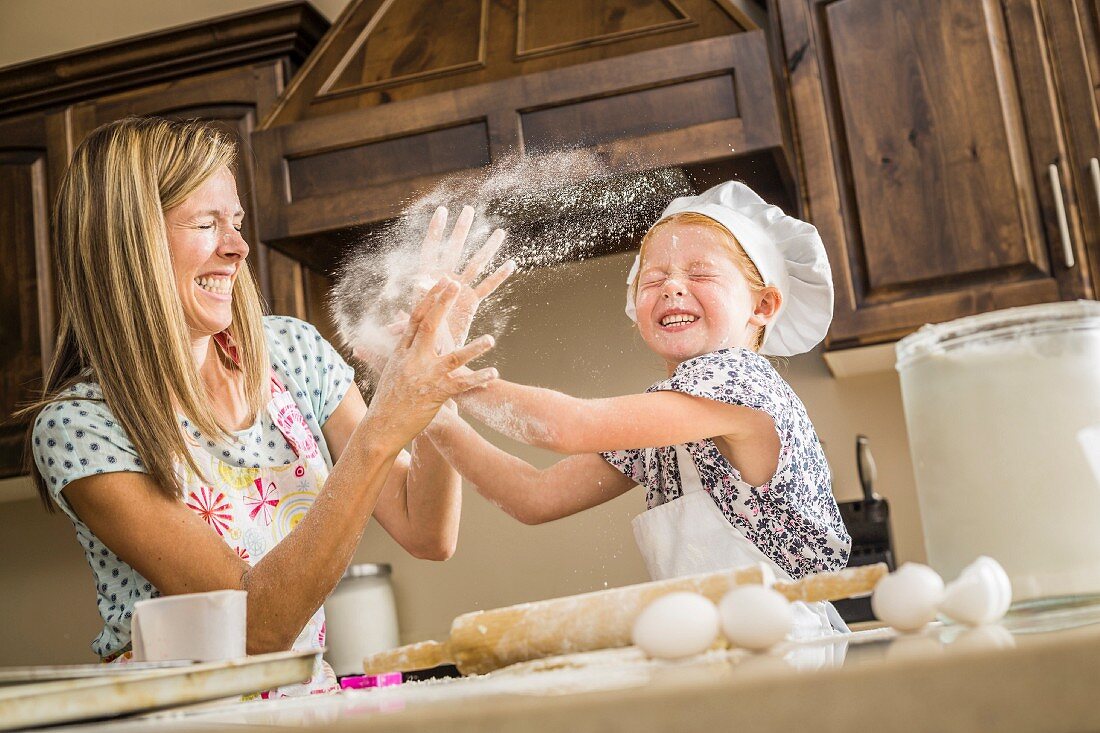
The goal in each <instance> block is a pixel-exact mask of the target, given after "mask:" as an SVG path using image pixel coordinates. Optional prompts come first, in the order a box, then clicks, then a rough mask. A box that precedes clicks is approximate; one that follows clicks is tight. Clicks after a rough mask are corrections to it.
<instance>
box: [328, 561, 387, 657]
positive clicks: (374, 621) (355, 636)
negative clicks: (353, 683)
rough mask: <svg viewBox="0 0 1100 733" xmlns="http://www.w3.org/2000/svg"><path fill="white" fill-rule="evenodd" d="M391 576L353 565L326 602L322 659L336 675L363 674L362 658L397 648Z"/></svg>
mask: <svg viewBox="0 0 1100 733" xmlns="http://www.w3.org/2000/svg"><path fill="white" fill-rule="evenodd" d="M390 573H391V568H390V566H389V565H386V564H375V563H365V564H362V565H352V566H351V567H349V568H348V569H347V571H346V572H345V573H344V576H343V577H342V578H341V579H340V582H339V583H338V584H337V585H336V588H335V589H334V590H333V591H332V594H331V595H330V596H329V597H328V599H327V600H326V601H325V646H326V647H327V648H328V650H327V651H326V652H325V659H326V660H327V661H328V663H329V664H331V665H332V669H333V670H334V671H335V672H336V674H337V675H340V676H343V675H349V674H363V657H365V656H367V655H368V654H374V653H375V652H381V651H385V650H386V649H393V648H394V647H396V646H398V645H399V644H400V641H399V638H400V635H399V634H398V629H397V606H396V604H395V602H394V597H393V586H392V585H390Z"/></svg>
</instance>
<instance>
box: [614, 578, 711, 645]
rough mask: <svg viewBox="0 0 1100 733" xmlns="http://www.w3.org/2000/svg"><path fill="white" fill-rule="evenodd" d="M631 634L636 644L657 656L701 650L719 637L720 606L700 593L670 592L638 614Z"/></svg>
mask: <svg viewBox="0 0 1100 733" xmlns="http://www.w3.org/2000/svg"><path fill="white" fill-rule="evenodd" d="M632 638H633V640H634V645H635V646H637V647H638V648H639V649H641V650H642V651H644V652H645V653H646V654H648V655H649V656H651V657H656V658H658V659H680V658H682V657H690V656H692V655H694V654H700V653H702V652H705V651H706V650H707V649H709V648H710V645H711V644H713V643H714V641H715V640H716V639H717V638H718V609H717V608H716V607H715V606H714V603H712V602H711V600H710V599H709V598H707V597H706V596H702V595H700V594H698V593H685V592H678V593H669V594H668V595H664V596H661V597H660V598H658V599H657V600H655V601H653V602H652V603H650V604H649V605H648V606H646V607H645V608H644V609H643V610H642V612H641V613H639V614H638V618H637V619H635V621H634V629H633V634H632Z"/></svg>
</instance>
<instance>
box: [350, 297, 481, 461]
mask: <svg viewBox="0 0 1100 733" xmlns="http://www.w3.org/2000/svg"><path fill="white" fill-rule="evenodd" d="M459 291H460V286H459V283H457V282H456V281H455V280H453V279H451V278H449V277H444V278H443V279H441V280H440V281H439V282H437V283H436V284H435V285H434V286H433V287H432V289H431V290H429V291H428V292H427V294H426V295H425V296H424V297H423V298H422V299H421V301H420V303H419V304H418V305H417V306H416V308H415V309H414V310H413V312H412V313H411V314H410V316H409V322H408V324H407V325H406V327H405V331H404V333H403V334H402V335H401V337H400V339H399V341H398V344H397V348H396V349H395V350H394V352H393V356H392V357H391V358H390V360H389V362H388V363H387V364H386V366H385V369H383V370H382V374H381V376H380V377H379V378H378V385H377V386H376V388H375V392H374V397H373V399H372V400H371V404H370V410H369V412H368V419H369V420H371V421H372V422H373V423H374V431H373V436H374V437H373V439H374V440H376V441H380V442H384V443H388V447H389V448H391V449H393V450H399V449H400V448H401V447H403V446H404V445H405V444H406V443H408V442H409V441H410V440H412V439H413V438H414V437H415V436H416V435H417V434H418V433H420V431H421V430H423V429H424V428H425V427H427V425H428V423H430V422H431V421H432V418H434V417H435V414H436V413H437V412H438V411H439V408H440V407H441V406H442V405H443V403H445V402H446V401H447V400H449V399H451V398H452V397H454V396H456V395H459V394H461V393H463V392H465V391H467V390H470V389H473V388H475V387H481V386H484V385H485V384H487V383H488V382H490V381H492V380H493V379H496V377H497V370H496V369H494V368H492V367H489V368H485V369H478V370H476V371H473V370H470V369H466V368H464V367H465V365H466V363H467V362H469V361H471V360H473V359H476V358H477V357H479V356H481V355H483V354H484V353H486V352H487V351H489V349H491V348H493V337H492V336H482V337H480V338H477V339H475V340H474V341H471V342H470V343H469V344H466V345H465V346H462V347H460V348H457V349H455V350H453V351H449V352H446V353H438V349H437V345H436V344H437V340H438V332H439V329H440V328H441V325H442V323H443V321H444V320H445V319H446V317H447V314H448V312H449V311H450V309H451V308H453V307H454V304H455V301H456V300H457V299H458V295H459Z"/></svg>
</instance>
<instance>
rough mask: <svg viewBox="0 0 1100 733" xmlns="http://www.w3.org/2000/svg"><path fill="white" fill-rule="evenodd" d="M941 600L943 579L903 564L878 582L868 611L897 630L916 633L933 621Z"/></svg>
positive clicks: (915, 565)
mask: <svg viewBox="0 0 1100 733" xmlns="http://www.w3.org/2000/svg"><path fill="white" fill-rule="evenodd" d="M941 601H943V578H941V577H940V576H939V573H937V572H936V571H935V570H933V569H932V568H930V567H928V566H927V565H921V564H920V563H915V562H907V563H905V564H904V565H902V566H901V567H900V568H898V569H897V570H896V571H894V572H892V573H890V574H889V575H887V576H886V577H885V578H883V579H882V580H880V581H879V582H878V585H876V586H875V590H874V593H872V594H871V610H872V611H874V613H875V616H876V617H877V618H878V619H879V620H880V621H882V622H883V623H886V624H889V625H890V626H893V627H894V628H895V629H897V630H898V631H916V630H917V629H919V628H921V627H922V626H924V625H925V624H927V623H928V622H930V621H932V620H933V619H935V618H936V613H937V612H938V611H939V607H940V602H941Z"/></svg>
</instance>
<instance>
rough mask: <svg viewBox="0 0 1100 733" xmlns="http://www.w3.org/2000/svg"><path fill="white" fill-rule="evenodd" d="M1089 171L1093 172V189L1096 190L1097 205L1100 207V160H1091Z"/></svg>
mask: <svg viewBox="0 0 1100 733" xmlns="http://www.w3.org/2000/svg"><path fill="white" fill-rule="evenodd" d="M1089 173H1091V174H1092V190H1093V191H1095V192H1096V207H1097V208H1098V209H1100V160H1097V159H1096V158H1091V159H1090V160H1089Z"/></svg>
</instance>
